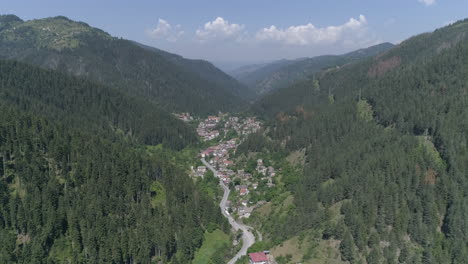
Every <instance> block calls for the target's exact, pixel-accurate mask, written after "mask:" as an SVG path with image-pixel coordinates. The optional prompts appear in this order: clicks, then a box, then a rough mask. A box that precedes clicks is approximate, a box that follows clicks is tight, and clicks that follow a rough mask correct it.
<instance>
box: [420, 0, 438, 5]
mask: <svg viewBox="0 0 468 264" xmlns="http://www.w3.org/2000/svg"><path fill="white" fill-rule="evenodd" d="M418 2H419V3H423V4H425V5H426V6H430V5H433V4H435V2H436V0H418Z"/></svg>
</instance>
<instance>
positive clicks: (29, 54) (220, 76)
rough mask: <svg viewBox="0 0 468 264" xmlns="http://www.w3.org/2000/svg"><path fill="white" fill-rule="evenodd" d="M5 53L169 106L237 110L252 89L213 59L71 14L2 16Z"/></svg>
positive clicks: (0, 53)
mask: <svg viewBox="0 0 468 264" xmlns="http://www.w3.org/2000/svg"><path fill="white" fill-rule="evenodd" d="M0 24H1V27H0V58H3V59H15V60H20V61H23V62H28V63H32V64H35V65H38V66H41V67H44V68H48V69H55V70H60V71H63V72H66V73H70V74H73V75H77V76H84V77H87V78H89V79H92V80H94V81H97V82H101V83H103V84H105V85H109V86H114V87H117V88H119V89H121V90H122V91H124V92H125V93H127V94H131V95H137V96H141V97H145V98H147V99H149V100H152V101H153V102H156V103H157V104H158V105H159V106H160V107H161V108H164V109H166V110H168V111H189V112H193V113H197V114H207V113H213V112H217V111H219V110H221V111H228V110H237V109H239V108H240V107H242V105H243V104H244V100H242V99H241V98H240V97H241V96H242V97H248V89H246V87H245V86H242V85H240V84H239V83H238V82H237V81H235V80H233V79H232V78H230V77H228V76H227V75H226V74H224V73H222V72H221V71H220V70H218V69H216V68H215V67H214V66H212V65H211V64H209V63H206V62H201V61H192V60H185V59H183V58H181V57H179V56H176V55H172V54H169V53H165V52H162V51H159V50H156V49H149V48H144V47H142V46H141V45H139V44H136V43H134V42H132V41H128V40H124V39H119V38H114V37H112V36H110V35H109V34H107V33H106V32H103V31H102V30H99V29H96V28H92V27H90V26H89V25H87V24H86V23H83V22H75V21H72V20H69V19H67V18H65V17H53V18H45V19H37V20H30V21H22V20H21V19H19V18H18V17H15V16H12V15H8V16H1V17H0Z"/></svg>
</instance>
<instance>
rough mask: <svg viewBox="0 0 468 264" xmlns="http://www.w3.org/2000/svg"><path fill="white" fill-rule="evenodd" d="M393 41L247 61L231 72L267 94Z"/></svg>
mask: <svg viewBox="0 0 468 264" xmlns="http://www.w3.org/2000/svg"><path fill="white" fill-rule="evenodd" d="M392 47H393V44H391V43H382V44H379V45H375V46H372V47H369V48H366V49H360V50H357V51H353V52H350V53H346V54H343V55H324V56H318V57H313V58H300V59H296V60H280V61H275V62H272V63H267V64H259V65H248V66H244V67H241V68H239V69H237V70H234V71H232V72H231V75H232V76H234V77H235V78H236V79H237V80H239V81H240V82H242V83H244V84H246V85H247V86H249V87H251V89H253V90H255V91H256V92H257V94H259V95H264V94H267V93H269V92H271V91H274V90H276V89H278V88H281V87H287V86H289V85H292V84H293V83H294V82H297V81H300V80H302V79H304V78H307V77H309V76H310V75H312V74H313V73H316V72H319V71H321V70H324V69H327V68H332V67H338V66H342V65H345V64H348V63H353V62H356V61H359V60H361V59H363V58H367V57H371V56H374V55H376V54H378V53H381V52H383V51H386V50H388V49H391V48H392Z"/></svg>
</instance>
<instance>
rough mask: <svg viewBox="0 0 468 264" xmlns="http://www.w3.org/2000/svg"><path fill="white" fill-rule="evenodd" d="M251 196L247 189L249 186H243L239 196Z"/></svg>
mask: <svg viewBox="0 0 468 264" xmlns="http://www.w3.org/2000/svg"><path fill="white" fill-rule="evenodd" d="M247 194H249V189H247V186H245V185H242V186H241V187H240V189H239V195H240V196H244V195H247Z"/></svg>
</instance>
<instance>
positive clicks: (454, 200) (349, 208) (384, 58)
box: [0, 1, 468, 264]
mask: <svg viewBox="0 0 468 264" xmlns="http://www.w3.org/2000/svg"><path fill="white" fill-rule="evenodd" d="M415 2H417V1H415ZM418 3H419V4H421V3H422V2H421V1H419V2H418ZM431 3H432V4H431ZM251 4H252V5H255V3H251ZM303 4H304V3H303ZM415 4H417V3H415ZM433 4H435V1H434V2H430V3H429V2H427V5H428V6H429V5H433ZM437 4H438V5H439V4H440V5H442V3H440V2H437ZM115 5H116V6H117V5H118V4H117V3H116V4H115ZM161 5H162V4H161ZM167 5H169V4H168V3H167ZM239 5H241V4H240V3H239ZM158 7H159V6H158ZM135 8H136V7H135ZM262 8H263V7H262ZM111 9H112V8H111ZM194 10H195V9H194ZM166 11H167V12H169V11H170V10H169V11H168V10H166ZM125 12H127V9H125ZM197 12H201V11H196V12H195V11H194V12H193V14H191V15H194V14H197ZM26 17H30V16H26ZM133 17H136V16H133ZM100 19H104V18H100ZM330 19H331V16H330ZM187 21H188V20H187ZM369 21H370V19H369V20H368V19H366V17H364V16H363V15H360V16H359V18H358V19H354V18H351V19H350V20H349V21H348V22H346V23H345V24H342V25H338V26H329V27H319V26H314V25H312V24H306V25H302V26H297V27H296V26H291V27H287V28H282V27H279V26H270V27H268V28H263V29H261V30H259V31H258V32H256V33H252V32H249V31H248V30H246V25H243V24H236V23H233V22H229V21H227V20H226V19H223V18H222V17H217V18H216V19H215V20H213V21H211V22H207V23H204V24H200V26H199V27H198V28H195V27H194V28H192V29H191V30H192V31H193V32H194V33H193V34H192V35H190V36H188V34H189V33H188V32H185V31H184V30H182V27H183V26H182V25H178V24H177V25H176V24H173V25H172V24H170V23H169V22H168V21H166V20H164V19H159V20H158V25H157V28H154V29H152V30H147V31H146V32H145V34H146V36H147V37H148V38H151V39H152V41H155V42H157V41H161V40H157V39H158V38H161V37H164V38H166V42H167V43H166V45H169V46H170V47H172V46H174V50H177V49H181V50H184V49H188V50H189V51H192V50H193V51H195V50H198V49H202V48H205V49H207V52H206V53H200V54H205V56H215V55H216V56H227V55H229V56H236V55H237V56H241V57H242V56H252V57H256V56H267V55H268V54H269V53H271V52H272V50H274V51H275V52H277V53H279V55H282V54H286V55H288V56H289V57H288V58H289V59H284V60H271V61H270V62H266V63H260V64H255V65H245V66H243V67H241V68H239V69H237V70H234V71H233V72H231V75H232V76H230V75H228V74H227V73H224V72H222V71H221V70H219V69H218V68H216V67H215V66H214V65H213V64H211V63H210V62H208V61H206V60H199V59H194V58H193V57H196V56H189V57H187V58H186V57H183V56H181V55H177V54H175V53H171V52H167V51H165V50H163V49H159V48H154V47H152V46H149V45H145V44H142V43H143V42H142V43H140V42H137V41H134V40H127V39H124V38H122V37H117V35H116V36H113V35H111V34H109V33H107V32H106V31H104V30H101V29H99V28H97V27H93V26H90V25H89V24H87V23H85V22H79V21H75V20H72V19H70V18H68V17H65V16H52V17H47V18H40V19H30V20H23V19H21V18H20V17H18V16H16V15H0V263H5V264H13V263H15V264H16V263H39V264H42V263H44V264H45V263H47V264H49V263H51V264H55V263H57V264H58V263H66V264H87V263H91V264H101V263H115V264H117V263H119V264H120V263H123V264H136V263H142V264H153V263H154V264H163V263H167V264H188V263H193V264H220V263H228V264H236V263H237V264H247V263H249V264H297V263H302V264H315V263H331V264H400V263H401V264H403V263H408V264H465V263H466V260H467V259H468V221H467V219H468V177H467V175H468V173H467V172H468V118H467V117H468V99H467V98H468V85H467V84H468V20H467V19H464V20H459V21H456V22H451V23H449V24H446V25H444V26H442V27H440V28H438V29H434V30H432V31H430V32H426V33H422V34H419V35H414V36H413V37H410V38H408V39H406V40H404V41H401V42H398V44H396V45H394V44H391V43H388V42H383V43H381V44H377V45H375V44H376V43H380V42H377V41H376V39H372V41H370V40H368V41H363V42H360V41H357V40H356V41H354V39H352V38H356V37H361V36H363V35H365V34H368V32H369V31H368V30H369V27H368V25H369V23H370V22H369ZM126 23H128V25H129V27H130V25H131V23H130V22H128V21H126ZM387 26H388V27H390V26H391V23H388V25H387ZM114 29H116V28H115V27H114ZM114 32H115V31H114ZM117 32H118V31H117ZM304 32H306V33H307V34H305V33H304ZM343 32H344V33H343ZM142 34H143V33H142ZM295 34H304V35H301V37H297V35H295ZM316 34H318V35H320V38H318V37H317V38H314V36H315V37H316ZM327 35H328V37H326V36H327ZM294 36H296V37H294ZM340 37H341V38H344V39H343V43H341V42H340ZM215 40H217V41H220V42H218V43H216V42H215ZM178 41H181V42H184V45H185V46H178V45H180V42H178ZM268 41H270V42H272V41H273V42H274V43H276V44H274V45H273V43H269V44H268V43H266V42H268ZM148 42H150V41H148ZM316 42H321V43H322V44H323V45H318V44H316ZM145 43H146V42H145ZM259 43H260V44H259ZM340 43H341V44H340ZM332 44H333V45H332ZM210 45H211V46H210ZM255 45H260V46H261V49H259V50H257V51H258V52H257V53H258V54H256V52H251V50H249V52H248V53H246V55H243V54H240V53H238V54H235V53H236V52H235V51H236V49H238V48H239V47H244V48H246V47H249V48H251V49H253V48H255ZM291 45H293V46H294V45H295V46H294V47H295V48H292V46H291ZM334 45H338V46H339V45H342V46H340V47H339V48H337V46H334ZM348 45H349V46H348ZM188 46H190V47H189V48H187V47H188ZM311 47H313V48H316V49H317V51H315V50H313V51H314V52H311V51H310V50H309V48H311ZM351 47H354V48H355V49H354V50H353V49H351ZM325 48H327V49H328V48H329V49H330V50H331V51H333V52H331V53H328V52H323V53H320V54H342V55H319V56H312V55H311V54H315V53H318V50H320V49H324V51H325V50H327V49H325ZM246 49H247V48H246ZM221 50H223V51H224V53H229V52H232V53H233V54H224V53H222V52H220V51H221ZM198 51H199V52H200V50H198ZM260 51H261V52H260ZM301 51H302V52H305V51H307V53H304V54H305V55H307V57H297V58H296V59H294V58H292V56H293V55H294V54H296V53H295V52H301ZM327 51H328V50H327ZM263 52H264V53H263ZM260 53H261V54H260ZM189 54H192V53H189ZM206 54H208V55H206ZM308 54H309V55H310V56H309V55H308ZM192 55H193V54H192ZM273 55H274V56H273ZM273 55H272V54H270V55H269V56H271V58H276V57H278V56H277V54H273ZM286 55H285V56H286ZM290 57H291V58H290ZM236 59H237V58H236ZM252 61H253V60H252Z"/></svg>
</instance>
